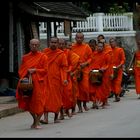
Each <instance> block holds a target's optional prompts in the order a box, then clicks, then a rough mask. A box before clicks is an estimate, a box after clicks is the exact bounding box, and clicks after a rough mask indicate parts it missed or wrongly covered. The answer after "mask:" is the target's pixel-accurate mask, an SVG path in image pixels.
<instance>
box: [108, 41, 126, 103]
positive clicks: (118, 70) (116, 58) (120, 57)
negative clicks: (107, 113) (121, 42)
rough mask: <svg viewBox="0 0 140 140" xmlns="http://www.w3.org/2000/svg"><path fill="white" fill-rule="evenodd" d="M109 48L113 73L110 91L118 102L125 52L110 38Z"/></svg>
mask: <svg viewBox="0 0 140 140" xmlns="http://www.w3.org/2000/svg"><path fill="white" fill-rule="evenodd" d="M109 43H110V46H111V48H112V53H113V57H112V67H113V69H114V71H113V74H114V76H113V79H112V81H111V90H112V92H113V93H114V95H115V102H119V101H120V97H119V95H120V92H121V82H122V74H123V65H124V64H125V60H126V58H125V52H124V49H123V48H120V47H119V46H118V44H117V41H116V39H115V38H110V40H109Z"/></svg>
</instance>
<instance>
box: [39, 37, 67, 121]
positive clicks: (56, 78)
mask: <svg viewBox="0 0 140 140" xmlns="http://www.w3.org/2000/svg"><path fill="white" fill-rule="evenodd" d="M58 43H59V39H58V38H57V37H52V38H51V39H50V43H49V48H45V49H44V50H43V52H44V53H45V54H46V55H47V56H48V72H47V73H48V74H47V87H46V88H47V99H46V107H45V113H44V120H41V121H40V122H41V123H48V112H52V113H54V114H55V117H54V123H57V122H60V121H59V120H58V115H59V112H60V109H61V107H62V105H63V104H62V92H63V90H62V88H61V87H62V85H67V84H68V81H67V73H66V69H67V67H68V63H67V58H66V55H65V54H64V52H63V51H62V50H60V49H58Z"/></svg>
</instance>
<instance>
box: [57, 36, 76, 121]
mask: <svg viewBox="0 0 140 140" xmlns="http://www.w3.org/2000/svg"><path fill="white" fill-rule="evenodd" d="M58 48H59V49H61V50H62V51H63V52H64V54H65V55H66V58H67V61H68V67H67V69H66V73H67V80H68V84H67V85H62V87H61V88H62V102H63V106H62V108H61V110H60V119H61V120H63V119H64V112H65V113H66V114H67V115H68V117H72V114H70V112H69V110H70V109H71V108H72V106H73V97H72V81H71V77H70V73H69V72H70V71H69V68H70V63H69V62H70V61H69V57H68V56H69V53H68V50H67V49H66V40H64V39H62V38H61V39H59V45H58Z"/></svg>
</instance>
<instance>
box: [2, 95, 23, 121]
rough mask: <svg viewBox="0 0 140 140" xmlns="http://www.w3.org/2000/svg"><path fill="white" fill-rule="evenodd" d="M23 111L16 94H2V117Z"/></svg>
mask: <svg viewBox="0 0 140 140" xmlns="http://www.w3.org/2000/svg"><path fill="white" fill-rule="evenodd" d="M19 112H22V110H20V109H19V108H18V104H17V101H16V99H15V97H14V96H0V118H2V117H6V116H9V115H14V114H16V113H19Z"/></svg>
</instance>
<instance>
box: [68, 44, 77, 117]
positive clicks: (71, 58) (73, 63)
mask: <svg viewBox="0 0 140 140" xmlns="http://www.w3.org/2000/svg"><path fill="white" fill-rule="evenodd" d="M71 48H72V42H70V41H67V45H66V49H67V54H68V64H69V68H68V72H69V75H70V79H71V81H72V95H73V96H72V97H73V98H72V103H73V106H72V115H75V114H76V112H75V110H76V104H77V98H78V96H79V89H78V82H77V78H76V72H77V71H78V66H79V60H80V57H79V55H77V54H76V53H74V52H73V51H72V49H71Z"/></svg>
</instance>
